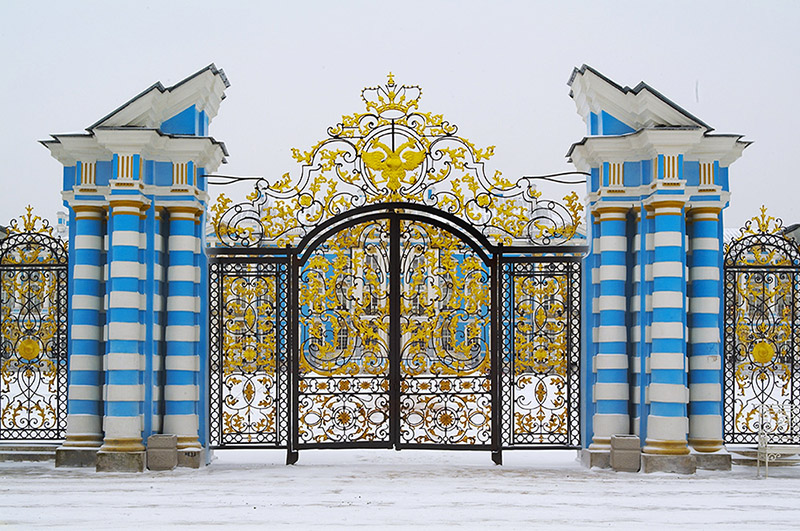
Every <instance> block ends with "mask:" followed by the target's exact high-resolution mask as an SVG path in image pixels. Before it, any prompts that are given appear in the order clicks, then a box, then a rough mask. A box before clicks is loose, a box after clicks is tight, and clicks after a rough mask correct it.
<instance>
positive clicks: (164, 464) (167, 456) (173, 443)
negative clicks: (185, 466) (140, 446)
mask: <svg viewBox="0 0 800 531" xmlns="http://www.w3.org/2000/svg"><path fill="white" fill-rule="evenodd" d="M177 445H178V437H177V436H176V435H151V436H150V437H148V438H147V468H148V469H149V470H172V469H173V468H175V467H176V466H178V446H177Z"/></svg>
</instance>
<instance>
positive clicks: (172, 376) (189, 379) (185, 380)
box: [166, 370, 197, 385]
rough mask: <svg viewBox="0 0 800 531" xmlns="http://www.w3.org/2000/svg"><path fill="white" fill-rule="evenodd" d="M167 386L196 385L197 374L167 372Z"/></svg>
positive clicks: (191, 372)
mask: <svg viewBox="0 0 800 531" xmlns="http://www.w3.org/2000/svg"><path fill="white" fill-rule="evenodd" d="M166 384H167V385H196V384H197V372H195V371H179V370H169V371H167V376H166Z"/></svg>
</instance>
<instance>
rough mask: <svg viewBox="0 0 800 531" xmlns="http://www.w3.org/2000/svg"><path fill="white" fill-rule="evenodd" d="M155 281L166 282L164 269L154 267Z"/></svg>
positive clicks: (158, 266)
mask: <svg viewBox="0 0 800 531" xmlns="http://www.w3.org/2000/svg"><path fill="white" fill-rule="evenodd" d="M153 279H154V280H155V281H156V282H164V267H163V266H160V265H157V266H154V267H153Z"/></svg>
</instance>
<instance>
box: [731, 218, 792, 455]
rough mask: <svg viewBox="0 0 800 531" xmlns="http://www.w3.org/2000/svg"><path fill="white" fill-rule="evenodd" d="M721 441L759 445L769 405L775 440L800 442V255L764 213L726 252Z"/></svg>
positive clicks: (778, 223) (789, 240)
mask: <svg viewBox="0 0 800 531" xmlns="http://www.w3.org/2000/svg"><path fill="white" fill-rule="evenodd" d="M724 281H725V284H724V288H723V289H724V298H725V303H724V307H725V322H724V332H725V337H724V348H725V351H724V352H725V366H724V367H725V368H724V381H725V384H724V387H725V399H724V438H725V442H726V443H749V444H753V443H756V442H757V438H758V431H759V424H760V423H761V422H762V419H761V418H760V407H761V406H762V405H764V406H769V407H770V410H771V412H772V413H771V414H772V415H773V417H774V418H768V419H763V421H764V422H768V423H770V425H771V426H772V428H774V429H775V433H774V434H773V435H771V439H772V440H773V441H774V442H776V443H787V444H798V443H800V418H797V417H796V416H794V417H793V416H792V415H791V408H790V406H791V405H792V404H798V403H800V299H799V298H798V294H800V292H798V289H799V288H800V250H799V249H798V247H797V243H796V242H795V241H794V240H792V239H791V238H789V237H788V236H786V235H785V234H784V233H783V228H782V225H781V223H780V220H775V219H774V218H772V217H770V216H767V215H766V209H764V208H763V207H762V212H761V215H760V216H759V217H756V218H753V219H752V220H750V221H748V222H747V223H746V224H745V226H744V228H743V229H742V231H741V233H740V235H739V237H738V238H737V239H735V240H734V241H732V242H730V243H729V244H728V245H727V246H726V249H725V265H724Z"/></svg>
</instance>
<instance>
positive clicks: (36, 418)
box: [0, 206, 68, 442]
mask: <svg viewBox="0 0 800 531" xmlns="http://www.w3.org/2000/svg"><path fill="white" fill-rule="evenodd" d="M67 276H68V263H67V246H66V242H64V241H62V240H61V239H59V238H57V237H55V236H54V235H53V229H52V227H51V226H50V225H49V224H48V222H47V221H46V220H42V219H41V218H40V217H39V216H35V215H33V213H32V209H31V207H30V206H28V208H27V212H26V214H25V215H23V216H21V217H20V220H19V221H17V220H14V221H12V222H11V224H10V226H9V227H8V231H7V236H6V237H5V238H4V239H2V240H0V442H8V441H33V440H36V441H57V440H61V439H63V438H64V434H65V429H66V407H67V401H66V393H67Z"/></svg>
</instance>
